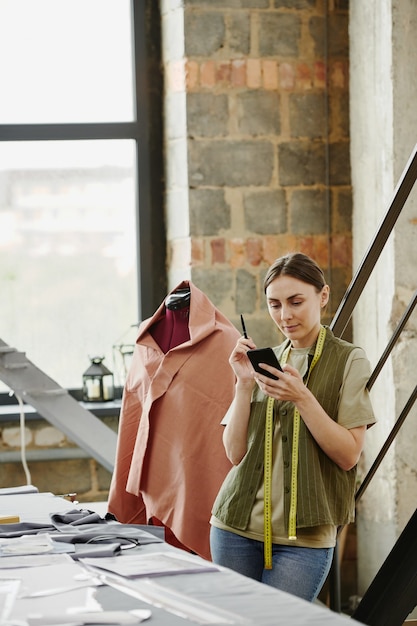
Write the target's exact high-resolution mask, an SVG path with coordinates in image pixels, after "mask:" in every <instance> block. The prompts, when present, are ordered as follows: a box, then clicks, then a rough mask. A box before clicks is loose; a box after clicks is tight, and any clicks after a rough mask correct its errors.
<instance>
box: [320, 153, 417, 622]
mask: <svg viewBox="0 0 417 626" xmlns="http://www.w3.org/2000/svg"><path fill="white" fill-rule="evenodd" d="M416 179H417V144H416V146H415V147H414V151H413V152H412V154H411V156H410V158H409V160H408V163H407V164H406V166H405V168H404V171H403V174H402V176H401V178H400V180H399V182H398V185H397V187H396V189H395V191H394V194H393V198H392V200H391V202H390V204H389V206H388V209H387V211H386V214H385V217H384V218H383V220H382V222H381V224H380V225H379V227H378V229H377V232H376V235H375V237H374V239H373V241H372V242H371V244H370V246H369V248H368V250H367V252H366V253H365V256H364V258H363V260H362V262H361V264H360V266H359V268H358V270H357V272H356V274H355V275H354V277H353V279H352V281H351V283H350V285H349V287H348V289H347V290H346V293H345V295H344V297H343V299H342V301H341V303H340V305H339V308H338V309H337V311H336V313H335V315H334V317H333V320H332V322H331V323H330V328H331V329H332V330H333V332H334V334H335V335H337V336H339V337H340V336H341V335H343V332H344V331H345V329H346V326H347V324H348V323H349V320H350V318H351V316H352V313H353V310H354V308H355V306H356V303H357V302H358V300H359V297H360V296H361V294H362V292H363V290H364V288H365V285H366V284H367V282H368V279H369V277H370V276H371V274H372V271H373V269H374V267H375V265H376V262H377V260H378V259H379V256H380V254H381V252H382V250H383V249H384V247H385V244H386V243H387V240H388V238H389V236H390V234H391V233H392V231H393V229H394V226H395V224H396V222H397V219H398V217H399V216H400V214H401V211H402V209H403V207H404V204H405V202H406V201H407V198H408V196H409V195H410V192H411V190H412V188H413V186H414V183H415V181H416ZM416 301H417V290H416V291H415V292H414V295H413V297H412V298H411V300H410V303H409V304H408V306H407V309H406V311H405V312H404V314H403V316H402V318H401V320H400V321H399V323H398V325H397V327H396V329H395V331H394V333H393V334H392V337H391V339H390V340H389V342H388V344H387V347H386V348H385V350H384V352H383V354H382V356H381V358H380V360H379V362H378V364H377V365H376V367H375V369H374V371H373V372H372V374H371V377H370V379H369V381H368V385H367V386H368V389H371V387H372V386H373V384H374V383H375V381H376V379H377V377H378V375H379V373H380V372H381V370H382V368H383V366H384V364H385V362H386V361H387V359H388V357H389V355H390V354H391V351H392V349H393V348H394V346H395V344H396V342H397V340H398V338H399V336H400V334H401V332H402V330H403V329H404V326H405V324H406V323H407V321H408V319H409V318H410V316H411V314H412V312H413V310H414V308H415V306H416ZM416 398H417V386H416V387H415V388H414V390H413V392H412V393H411V394H410V397H409V399H408V400H407V402H406V404H405V406H404V408H403V410H402V412H401V414H400V416H399V417H398V419H397V421H396V423H395V425H394V427H393V428H392V430H391V432H390V434H389V436H388V438H387V440H386V441H385V443H384V445H383V446H382V448H381V450H380V452H379V454H378V456H377V457H376V459H375V461H374V463H373V464H372V466H371V468H370V470H369V471H368V473H367V475H366V476H365V478H364V480H363V481H362V483H361V485H360V486H359V489H358V490H357V492H356V495H355V500H356V502H358V501H359V499H360V498H361V497H362V496H363V494H364V492H365V490H366V489H367V488H368V486H369V484H370V482H371V480H372V478H373V476H374V475H375V472H376V471H377V469H378V467H379V466H380V464H381V462H382V460H383V459H384V457H385V455H386V453H387V452H388V450H389V448H390V446H391V444H392V442H393V441H394V439H395V437H396V435H397V434H398V431H399V430H400V428H401V426H402V425H403V423H404V421H405V419H406V417H407V415H408V414H409V412H410V410H411V408H412V406H413V405H414V403H415V401H416ZM329 583H330V585H329V593H330V608H331V609H332V610H334V611H336V612H340V611H341V593H340V587H341V584H340V562H339V553H338V546H336V549H335V555H334V560H333V565H332V569H331V572H330V577H329Z"/></svg>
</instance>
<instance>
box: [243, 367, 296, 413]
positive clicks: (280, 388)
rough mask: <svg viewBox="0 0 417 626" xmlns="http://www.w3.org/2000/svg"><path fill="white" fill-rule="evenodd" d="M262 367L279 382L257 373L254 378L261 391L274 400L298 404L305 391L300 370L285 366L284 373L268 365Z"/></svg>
mask: <svg viewBox="0 0 417 626" xmlns="http://www.w3.org/2000/svg"><path fill="white" fill-rule="evenodd" d="M260 366H261V367H262V369H265V370H266V371H268V372H271V374H273V375H274V376H277V377H278V380H274V379H273V378H269V377H268V376H264V375H263V374H258V373H255V375H254V378H255V380H256V382H257V383H258V385H259V388H260V389H261V391H263V393H264V394H265V395H267V396H271V398H274V400H285V401H289V402H294V404H296V402H297V398H300V397H301V395H302V394H303V392H304V390H305V385H304V382H303V379H302V378H301V376H300V373H299V372H298V370H297V369H296V368H295V367H292V366H291V365H284V367H283V368H282V369H283V372H280V371H279V370H278V369H276V368H275V367H271V365H267V364H266V363H260Z"/></svg>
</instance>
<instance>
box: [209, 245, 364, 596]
mask: <svg viewBox="0 0 417 626" xmlns="http://www.w3.org/2000/svg"><path fill="white" fill-rule="evenodd" d="M264 290H265V294H266V300H267V304H268V310H269V313H270V316H271V318H272V320H273V321H274V322H275V324H276V325H277V326H278V328H279V329H280V331H281V332H282V333H283V335H284V336H285V337H286V340H285V341H284V342H283V343H282V344H281V345H279V346H278V347H276V348H274V352H275V354H276V356H277V357H278V361H279V362H280V364H281V366H282V369H283V371H282V372H280V371H279V370H278V369H276V368H273V367H271V366H268V365H266V364H265V365H262V368H263V369H264V370H266V371H267V372H269V373H270V374H273V375H274V376H275V378H270V377H268V376H266V375H262V374H259V373H256V372H255V371H254V370H253V368H252V365H251V363H250V361H249V358H248V356H247V354H246V353H247V351H248V350H250V349H254V348H256V346H255V344H254V342H253V341H252V339H251V338H250V337H248V338H245V337H241V338H240V339H239V340H238V342H237V345H236V347H235V349H234V350H233V352H232V354H231V356H230V365H231V366H232V368H233V370H234V372H235V375H236V390H235V396H234V399H233V402H232V404H231V406H230V408H229V410H228V412H227V414H226V416H225V418H224V420H223V422H222V423H224V424H225V425H226V427H225V430H224V435H223V443H224V447H225V450H226V454H227V456H228V458H229V460H230V461H231V462H232V464H233V467H232V469H231V470H230V472H229V474H228V475H227V477H226V479H225V481H224V483H223V485H222V487H221V489H220V491H219V494H218V496H217V498H216V501H215V503H214V506H213V511H212V518H211V520H210V521H211V534H210V547H211V554H212V558H213V561H214V562H215V563H217V564H219V565H224V566H226V567H229V568H231V569H233V570H236V571H238V572H240V573H241V574H244V575H246V576H249V577H251V578H254V579H256V580H259V581H262V582H264V583H266V584H268V585H271V586H273V587H276V588H278V589H281V590H284V591H287V592H289V593H292V594H294V595H297V596H299V597H301V598H304V599H306V600H310V601H312V600H314V599H315V598H316V597H317V596H318V594H319V592H320V590H321V588H322V586H323V584H324V582H325V580H326V577H327V574H328V572H329V569H330V566H331V562H332V557H333V549H334V546H335V543H336V532H337V527H338V526H339V525H343V524H347V523H349V522H351V521H353V519H354V492H355V483H356V465H357V462H358V459H359V456H360V454H361V451H362V448H363V445H364V438H365V431H366V428H367V427H368V426H370V425H371V424H373V423H374V422H375V419H374V415H373V411H372V406H371V403H370V399H369V395H368V391H367V389H366V383H367V380H368V379H369V376H370V365H369V362H368V360H367V358H366V356H365V354H364V352H363V350H362V349H361V348H358V347H355V346H354V345H352V344H350V343H348V342H346V341H343V340H341V339H339V338H337V337H335V336H334V334H333V333H332V332H331V330H330V329H329V328H325V327H324V326H322V325H321V311H322V309H323V308H324V307H325V306H326V304H327V302H328V300H329V286H328V285H327V284H326V281H325V279H324V275H323V272H322V270H321V269H320V267H319V266H318V265H317V264H316V263H315V262H314V261H313V260H312V259H311V258H310V257H308V256H306V255H304V254H301V253H294V254H289V255H286V256H284V257H281V258H279V259H277V260H276V261H275V262H274V263H273V265H272V266H271V267H270V268H269V270H268V272H267V274H266V277H265V281H264Z"/></svg>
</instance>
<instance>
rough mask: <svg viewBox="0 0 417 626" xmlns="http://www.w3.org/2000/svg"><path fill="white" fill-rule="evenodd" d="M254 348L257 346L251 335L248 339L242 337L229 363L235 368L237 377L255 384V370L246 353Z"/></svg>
mask: <svg viewBox="0 0 417 626" xmlns="http://www.w3.org/2000/svg"><path fill="white" fill-rule="evenodd" d="M254 348H256V345H255V344H254V342H253V341H252V339H251V337H248V338H247V339H246V338H245V337H240V338H239V339H238V342H237V344H236V346H235V348H234V350H233V352H232V354H231V355H230V358H229V363H230V365H231V367H232V368H233V371H234V373H235V375H236V378H237V379H238V381H240V382H242V383H244V382H251V383H252V384H253V378H254V371H253V368H252V365H251V362H250V361H249V358H248V356H247V354H246V353H247V351H248V350H253V349H254Z"/></svg>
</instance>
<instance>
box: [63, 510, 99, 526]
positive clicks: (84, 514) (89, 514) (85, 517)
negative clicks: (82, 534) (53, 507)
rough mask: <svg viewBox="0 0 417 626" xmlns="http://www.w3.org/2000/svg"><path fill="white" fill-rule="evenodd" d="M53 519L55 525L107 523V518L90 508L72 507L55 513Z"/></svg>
mask: <svg viewBox="0 0 417 626" xmlns="http://www.w3.org/2000/svg"><path fill="white" fill-rule="evenodd" d="M51 520H52V523H53V524H54V526H56V527H60V526H62V525H65V526H66V525H68V524H70V525H71V526H78V525H81V524H107V522H106V520H105V519H103V518H102V517H100V515H99V514H98V513H96V512H94V511H89V510H88V509H71V510H70V511H64V512H63V513H53V514H52V515H51Z"/></svg>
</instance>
